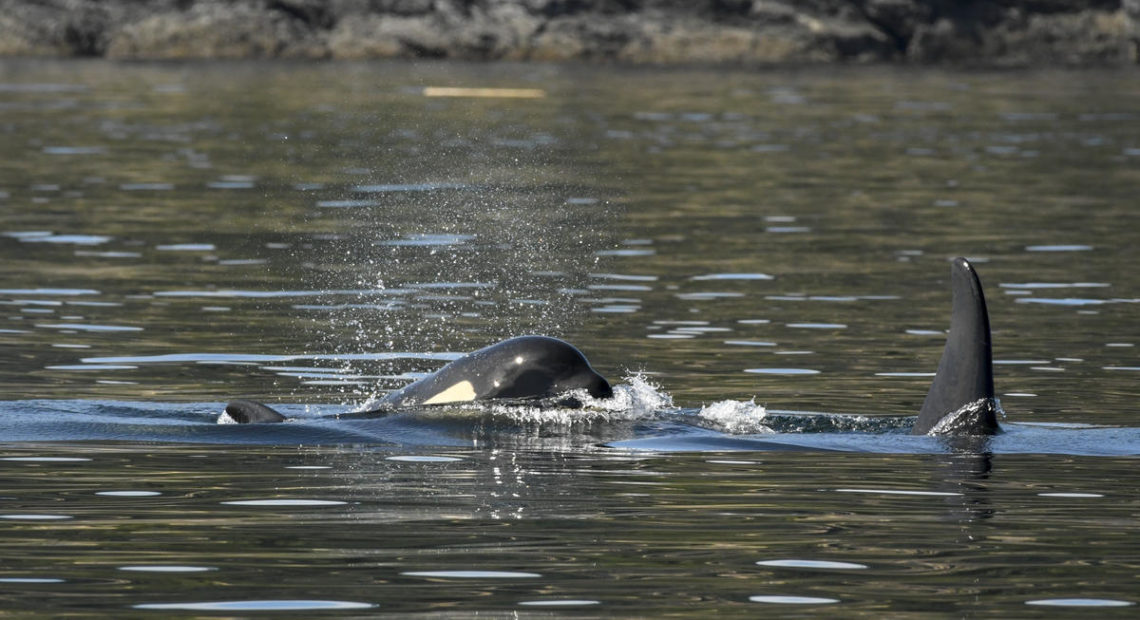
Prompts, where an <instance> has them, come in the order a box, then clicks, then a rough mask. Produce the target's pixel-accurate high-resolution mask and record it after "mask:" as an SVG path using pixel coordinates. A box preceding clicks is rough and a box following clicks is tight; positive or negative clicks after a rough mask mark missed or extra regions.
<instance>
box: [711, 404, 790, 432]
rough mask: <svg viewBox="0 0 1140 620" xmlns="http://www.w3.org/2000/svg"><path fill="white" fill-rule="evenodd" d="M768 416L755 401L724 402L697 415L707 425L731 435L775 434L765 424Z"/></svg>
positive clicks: (762, 407)
mask: <svg viewBox="0 0 1140 620" xmlns="http://www.w3.org/2000/svg"><path fill="white" fill-rule="evenodd" d="M767 415H768V410H767V409H765V408H764V406H763V405H757V404H756V401H755V400H750V401H747V402H745V401H739V400H722V401H719V402H715V403H713V404H711V405H706V406H704V407H701V410H700V411H699V412H698V413H697V417H698V418H700V419H701V420H702V421H703V422H705V423H707V425H709V426H712V427H713V428H716V429H717V430H720V431H723V432H725V433H728V434H730V435H752V434H757V433H771V432H773V431H772V429H771V428H770V427H769V426H768V425H767V424H765V420H764V418H765V417H766V416H767Z"/></svg>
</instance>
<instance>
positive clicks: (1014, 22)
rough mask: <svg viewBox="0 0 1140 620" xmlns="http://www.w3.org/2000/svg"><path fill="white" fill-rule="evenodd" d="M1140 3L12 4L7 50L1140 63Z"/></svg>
mask: <svg viewBox="0 0 1140 620" xmlns="http://www.w3.org/2000/svg"><path fill="white" fill-rule="evenodd" d="M1138 42H1140V0H1083V1H1071V0H330V1H327V2H326V1H320V0H230V1H223V0H156V1H149V2H137V1H134V0H9V1H8V2H5V10H4V11H3V12H2V13H0V55H8V56H14V55H23V56H45V55H47V56H105V57H109V58H124V59H183V58H345V59H362V58H459V59H478V60H493V59H508V60H591V61H620V62H633V63H731V64H763V63H789V62H791V63H818V62H882V61H903V62H915V63H984V64H994V65H1039V64H1048V65H1081V64H1116V65H1119V64H1134V63H1136V62H1137V45H1138Z"/></svg>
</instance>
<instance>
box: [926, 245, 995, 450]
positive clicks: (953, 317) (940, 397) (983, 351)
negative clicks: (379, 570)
mask: <svg viewBox="0 0 1140 620" xmlns="http://www.w3.org/2000/svg"><path fill="white" fill-rule="evenodd" d="M950 291H951V301H950V333H949V334H947V336H946V346H945V347H944V348H943V349H942V359H941V360H939V362H938V371H937V372H936V373H935V374H934V381H933V382H932V383H931V384H930V391H929V392H927V394H926V399H925V400H924V401H923V403H922V408H921V409H920V410H919V412H918V419H917V420H916V421H915V423H914V427H913V428H912V429H911V434H912V435H928V434H932V435H995V434H997V433H1000V432H1001V427H1000V426H998V421H997V416H998V414H999V413H1000V412H1001V407H1000V406H999V405H998V403H997V400H996V399H995V398H994V369H993V364H994V362H993V351H992V346H991V343H990V338H991V335H990V315H989V312H988V311H987V310H986V296H985V294H984V293H983V292H982V282H981V280H980V279H979V278H978V272H977V271H975V270H974V266H973V265H971V264H970V261H968V260H966V259H965V258H962V257H958V258H955V259H954V260H953V261H951V262H950Z"/></svg>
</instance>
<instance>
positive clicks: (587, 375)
mask: <svg viewBox="0 0 1140 620" xmlns="http://www.w3.org/2000/svg"><path fill="white" fill-rule="evenodd" d="M471 357H472V358H473V360H477V363H476V367H477V370H478V371H479V373H480V374H481V375H482V377H481V379H482V380H483V381H485V382H486V391H485V393H484V394H481V395H480V396H479V397H480V398H481V399H491V398H543V397H548V396H557V395H559V394H563V393H566V392H571V391H574V390H579V389H584V390H586V391H587V392H588V393H589V394H590V396H592V397H594V398H610V397H612V396H613V389H612V388H611V387H610V384H609V382H608V381H606V379H605V378H604V377H602V376H601V375H600V374H598V373H597V372H596V371H595V370H594V369H593V367H591V366H590V362H588V361H587V360H586V356H585V355H583V354H582V352H581V351H579V350H578V349H577V348H575V347H574V346H573V345H571V344H570V343H568V342H566V341H563V340H559V339H557V338H551V337H549V336H519V337H517V338H511V339H509V340H504V341H503V342H500V343H498V344H494V345H491V346H490V347H487V348H485V349H481V350H480V351H476V352H475V353H473V354H472V356H471Z"/></svg>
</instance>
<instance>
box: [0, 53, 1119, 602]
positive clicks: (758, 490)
mask: <svg viewBox="0 0 1140 620" xmlns="http://www.w3.org/2000/svg"><path fill="white" fill-rule="evenodd" d="M1135 77H1136V76H1135V74H1133V73H1122V72H1100V71H1082V72H1042V73H989V74H968V73H953V72H937V71H922V72H919V71H907V70H879V69H858V70H852V69H844V70H837V69H816V70H804V71H762V72H719V71H696V70H646V69H637V70H633V69H621V68H598V67H588V68H587V67H561V66H545V65H525V66H506V65H495V66H490V65H457V64H425V65H410V64H338V65H290V64H213V65H180V64H165V65H115V64H103V63H94V62H91V63H88V62H7V63H2V64H0V259H2V260H0V305H2V306H3V307H2V308H0V346H2V347H3V349H4V351H5V354H4V355H3V356H0V399H3V400H2V402H0V441H2V442H3V443H2V444H0V468H2V470H3V471H4V484H3V488H0V583H4V585H5V587H4V588H3V589H2V590H0V600H2V603H0V605H2V608H3V609H4V610H6V611H9V612H11V613H16V614H24V615H34V614H41V615H43V616H60V615H65V614H66V615H86V616H99V617H106V616H108V615H113V616H116V617H165V616H169V615H170V614H172V613H180V614H184V615H206V616H217V615H229V616H240V617H268V616H274V615H278V614H284V613H286V612H291V615H298V616H302V615H303V616H311V615H336V616H375V615H383V614H391V615H394V616H403V617H406V616H409V615H415V614H423V615H425V616H428V615H432V616H436V617H450V616H454V617H468V616H471V615H474V614H475V613H479V614H480V615H484V616H489V617H506V616H510V617H516V616H523V617H531V616H544V617H545V616H550V615H572V616H586V617H589V616H662V615H667V614H672V615H682V616H708V615H711V614H713V613H717V614H721V615H726V616H739V617H754V616H756V615H759V614H767V615H804V614H810V615H831V616H837V617H850V616H856V615H862V616H869V617H881V616H882V615H883V614H894V615H900V614H902V615H906V614H913V615H927V614H929V615H956V616H982V617H994V616H1007V617H1011V616H1012V617H1035V616H1050V617H1051V616H1055V615H1057V614H1058V613H1072V614H1076V613H1088V612H1089V611H1090V610H1089V607H1095V609H1094V610H1092V611H1093V612H1094V613H1096V614H1103V615H1113V614H1120V615H1121V616H1124V615H1131V614H1134V613H1135V609H1136V607H1135V606H1136V605H1137V604H1138V603H1140V596H1137V594H1136V587H1135V581H1136V575H1137V573H1138V571H1140V560H1138V559H1137V558H1140V543H1137V542H1136V540H1137V534H1140V520H1138V519H1140V494H1138V493H1137V492H1136V491H1135V488H1134V487H1135V480H1136V473H1135V468H1136V467H1135V466H1136V455H1137V454H1140V424H1138V423H1137V421H1136V419H1135V410H1136V406H1135V403H1136V397H1137V394H1138V390H1137V389H1136V381H1137V373H1140V357H1138V354H1137V349H1136V344H1137V343H1138V341H1140V334H1138V333H1137V331H1136V310H1137V303H1140V275H1138V274H1137V272H1136V270H1135V269H1134V268H1133V265H1135V264H1136V262H1137V252H1138V250H1137V247H1138V242H1140V226H1138V224H1140V222H1138V217H1137V209H1136V197H1135V196H1136V188H1137V187H1140V81H1137V80H1136V79H1135ZM438 86H445V87H465V88H511V89H527V90H523V91H519V90H515V91H513V92H507V93H504V92H494V91H492V92H486V91H484V92H482V93H478V92H470V91H468V92H467V93H465V94H467V95H472V94H484V95H486V94H492V95H498V96H493V97H475V96H461V97H449V96H448V97H444V96H437V95H439V94H441V91H438V90H433V89H432V87H438ZM446 93H447V91H443V94H446ZM452 94H454V93H452ZM460 94H464V93H462V92H461V93H460ZM502 95H512V96H509V97H507V96H502ZM956 255H965V256H968V257H970V258H971V259H973V260H974V261H975V263H976V265H977V267H978V270H979V272H980V273H981V275H982V279H983V282H984V284H985V285H986V289H987V293H988V296H989V301H990V312H991V320H992V323H993V328H994V356H995V363H996V367H995V381H996V384H997V388H998V392H999V394H1000V395H1001V399H1002V403H1003V405H1004V407H1005V409H1006V411H1007V418H1006V419H1005V421H1004V425H1005V427H1006V428H1007V431H1008V432H1007V433H1005V434H1004V435H1002V436H999V437H997V438H995V439H994V440H992V441H990V442H985V443H973V444H967V445H962V444H949V443H946V442H944V441H942V440H938V439H935V438H927V437H917V438H914V437H909V436H908V435H906V434H905V432H906V428H907V426H908V419H907V418H906V416H908V415H912V414H913V413H914V412H915V411H916V410H917V409H918V407H919V405H920V404H921V402H922V398H923V397H924V395H925V391H926V387H927V384H928V382H929V381H930V373H932V372H933V370H934V368H935V367H936V366H937V362H938V356H939V354H940V352H941V346H942V342H943V339H944V333H945V332H944V330H945V328H946V326H947V323H948V310H949V292H948V290H947V286H948V277H947V274H948V265H947V259H948V258H950V257H952V256H956ZM520 333H547V334H551V335H556V336H560V337H563V338H566V339H568V340H570V341H572V342H574V343H575V344H576V345H578V346H579V348H581V349H582V350H583V351H585V353H586V354H587V355H588V356H589V358H590V360H591V362H592V363H593V364H594V366H595V367H596V368H597V369H598V370H599V371H601V372H602V373H603V374H605V375H607V376H608V377H610V378H611V379H612V380H613V382H614V383H616V384H617V385H618V396H619V397H618V398H617V399H615V401H614V402H611V403H605V404H598V405H597V406H595V407H593V408H592V409H590V410H589V411H578V412H572V411H534V410H522V409H509V408H491V409H459V410H453V411H444V412H438V413H436V414H433V415H419V414H408V415H398V416H392V417H390V418H383V419H355V418H351V417H349V418H341V419H337V414H340V413H344V412H348V411H351V410H352V409H353V408H354V407H356V406H358V405H360V404H361V403H364V402H366V401H367V400H369V399H370V398H372V397H374V396H376V395H377V394H380V393H382V392H383V391H385V390H388V389H392V388H395V387H398V386H400V385H403V384H405V383H407V382H408V381H410V380H412V379H414V378H415V377H418V376H422V374H423V373H425V372H431V371H432V370H433V369H434V368H437V367H438V366H439V365H441V364H443V363H444V362H446V361H447V360H449V359H453V358H454V357H456V356H457V355H459V354H461V353H463V352H466V351H470V350H472V349H475V348H478V347H481V346H484V345H486V344H489V343H491V342H494V341H495V340H497V339H500V338H503V337H507V336H511V335H516V334H520ZM234 396H251V397H255V398H259V399H263V400H266V401H268V402H272V403H274V404H278V405H280V406H281V408H282V409H283V410H285V411H287V412H288V413H290V415H292V416H293V417H295V418H296V420H294V421H293V422H290V423H287V424H283V425H278V426H274V427H235V426H224V425H223V426H219V425H217V424H215V423H214V420H215V418H216V416H217V414H218V412H219V411H220V408H221V403H222V402H224V401H225V400H227V399H228V398H231V397H234ZM805 412H823V413H820V414H814V413H805ZM837 413H844V414H852V415H850V416H847V417H837V416H835V415H833V414H837ZM824 450H826V452H823V451H824Z"/></svg>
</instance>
